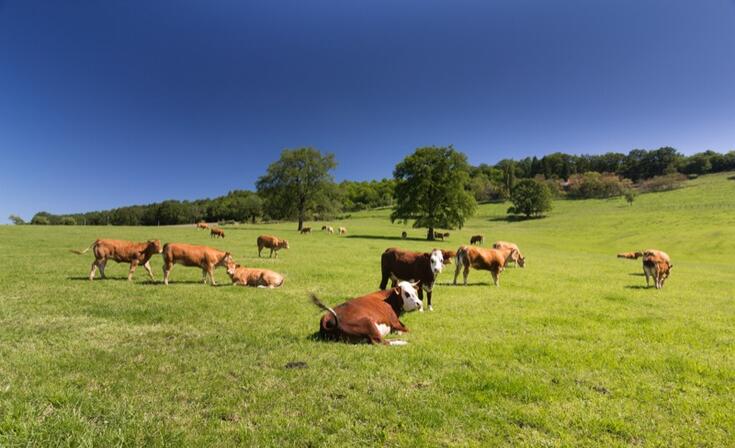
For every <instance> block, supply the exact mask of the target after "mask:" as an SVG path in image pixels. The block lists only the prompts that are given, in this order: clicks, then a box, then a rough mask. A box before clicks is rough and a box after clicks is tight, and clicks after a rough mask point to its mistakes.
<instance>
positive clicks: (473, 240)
mask: <svg viewBox="0 0 735 448" xmlns="http://www.w3.org/2000/svg"><path fill="white" fill-rule="evenodd" d="M484 243H485V237H484V236H482V235H472V237H470V244H480V245H482V244H484Z"/></svg>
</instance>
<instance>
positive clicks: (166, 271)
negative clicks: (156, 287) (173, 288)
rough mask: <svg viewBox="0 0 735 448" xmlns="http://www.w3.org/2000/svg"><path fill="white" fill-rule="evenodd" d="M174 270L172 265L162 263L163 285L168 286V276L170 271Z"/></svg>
mask: <svg viewBox="0 0 735 448" xmlns="http://www.w3.org/2000/svg"><path fill="white" fill-rule="evenodd" d="M173 268H174V264H173V263H168V262H165V261H164V262H163V284H164V285H168V276H169V274H171V269H173Z"/></svg>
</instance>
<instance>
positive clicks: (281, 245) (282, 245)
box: [258, 235, 288, 258]
mask: <svg viewBox="0 0 735 448" xmlns="http://www.w3.org/2000/svg"><path fill="white" fill-rule="evenodd" d="M264 247H265V248H268V249H270V250H271V253H270V255H269V256H270V257H272V256H273V252H275V253H276V258H278V250H279V249H288V241H286V240H282V239H279V238H276V237H275V236H272V235H260V236H259V237H258V256H259V257H260V252H261V251H262V250H263V248H264Z"/></svg>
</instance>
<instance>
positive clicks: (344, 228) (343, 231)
mask: <svg viewBox="0 0 735 448" xmlns="http://www.w3.org/2000/svg"><path fill="white" fill-rule="evenodd" d="M339 234H340V235H347V228H346V227H340V228H339Z"/></svg>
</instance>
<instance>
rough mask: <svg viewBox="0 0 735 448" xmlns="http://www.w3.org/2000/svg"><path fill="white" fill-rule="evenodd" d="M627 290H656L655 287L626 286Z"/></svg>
mask: <svg viewBox="0 0 735 448" xmlns="http://www.w3.org/2000/svg"><path fill="white" fill-rule="evenodd" d="M625 288H626V289H651V288H653V289H656V288H654V287H653V286H645V285H626V286H625Z"/></svg>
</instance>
